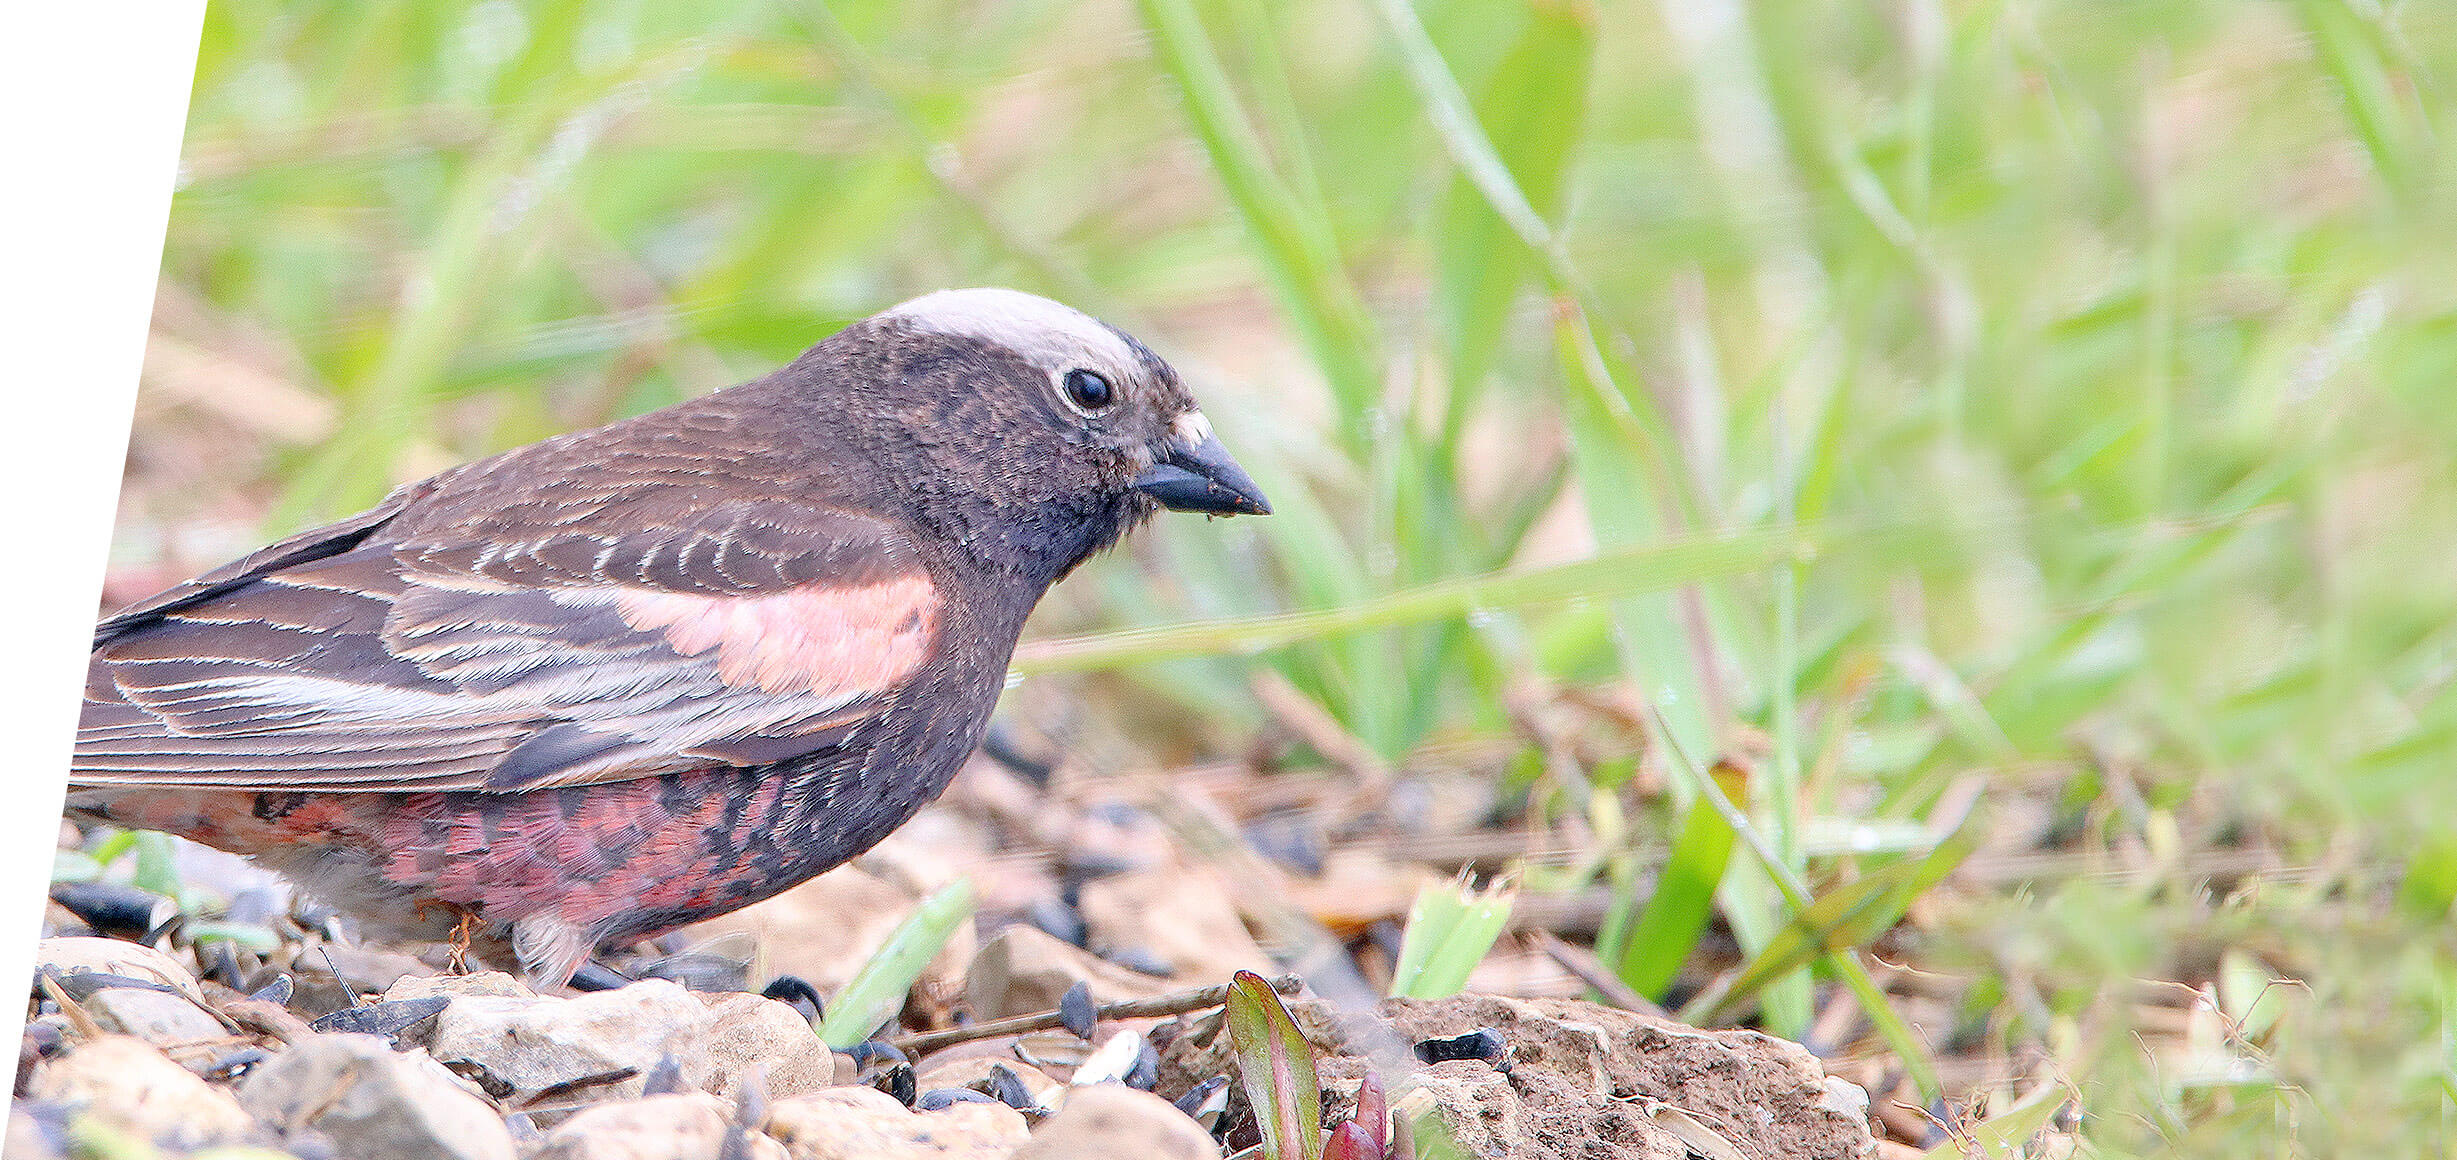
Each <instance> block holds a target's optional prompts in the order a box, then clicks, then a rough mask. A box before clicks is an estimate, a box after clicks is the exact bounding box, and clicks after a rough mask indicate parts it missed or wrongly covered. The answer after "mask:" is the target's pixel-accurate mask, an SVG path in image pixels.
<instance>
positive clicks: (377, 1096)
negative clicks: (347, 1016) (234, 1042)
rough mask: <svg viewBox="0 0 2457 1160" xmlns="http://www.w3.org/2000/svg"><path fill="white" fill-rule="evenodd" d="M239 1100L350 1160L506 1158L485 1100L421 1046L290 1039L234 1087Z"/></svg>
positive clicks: (507, 1144)
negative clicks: (315, 1136) (317, 1137)
mask: <svg viewBox="0 0 2457 1160" xmlns="http://www.w3.org/2000/svg"><path fill="white" fill-rule="evenodd" d="M239 1103H240V1104H241V1106H243V1107H245V1108H246V1109H247V1110H248V1111H249V1112H251V1113H253V1114H254V1115H255V1116H256V1118H257V1119H259V1120H262V1121H263V1122H264V1123H265V1124H267V1125H268V1126H271V1127H273V1128H276V1129H278V1130H280V1131H282V1132H284V1133H291V1132H296V1131H299V1130H301V1129H309V1130H313V1131H315V1132H318V1133H321V1134H323V1135H324V1136H325V1137H327V1138H329V1139H330V1140H331V1141H332V1142H333V1145H334V1147H335V1150H336V1151H337V1152H338V1153H339V1154H340V1155H344V1156H349V1157H351V1158H352V1160H513V1158H514V1149H513V1147H512V1134H511V1131H510V1130H509V1129H507V1128H505V1127H504V1124H503V1120H502V1118H501V1117H499V1116H498V1115H496V1113H495V1109H494V1108H493V1107H490V1106H489V1105H488V1104H487V1102H486V1101H485V1100H483V1099H481V1098H479V1097H478V1096H477V1095H476V1094H475V1093H473V1092H471V1091H470V1090H469V1089H468V1088H467V1087H466V1086H464V1085H463V1084H462V1083H461V1082H460V1081H459V1080H458V1079H456V1078H454V1077H453V1075H452V1073H451V1072H448V1071H445V1070H444V1069H443V1068H442V1067H441V1066H440V1065H438V1064H437V1063H436V1062H435V1061H434V1060H433V1059H430V1058H428V1057H427V1055H426V1054H425V1053H423V1052H419V1051H407V1052H396V1051H394V1050H393V1049H392V1045H391V1044H389V1043H388V1042H386V1041H385V1040H383V1039H381V1038H378V1037H376V1036H373V1035H317V1036H314V1037H312V1038H309V1039H303V1040H300V1041H299V1042H296V1043H293V1044H291V1045H289V1047H287V1048H286V1049H284V1050H283V1051H282V1052H281V1053H280V1054H278V1055H275V1056H274V1057H273V1058H272V1059H270V1060H268V1061H266V1062H265V1063H263V1064H261V1065H259V1066H257V1068H256V1069H255V1070H254V1071H252V1072H250V1073H248V1077H247V1079H246V1081H245V1082H243V1083H241V1084H240V1085H239Z"/></svg>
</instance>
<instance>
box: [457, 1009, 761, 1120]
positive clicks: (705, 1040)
mask: <svg viewBox="0 0 2457 1160" xmlns="http://www.w3.org/2000/svg"><path fill="white" fill-rule="evenodd" d="M796 1022H797V1023H798V1022H800V1020H799V1019H798V1018H797V1019H796ZM713 1023H714V1019H713V1017H712V1016H711V1014H710V1012H709V1008H708V1006H707V1005H706V1004H704V1003H701V1002H700V1001H699V1000H698V999H697V998H694V997H693V996H692V994H691V993H690V992H689V991H686V990H684V989H682V988H681V987H680V986H677V985H676V984H674V983H670V982H667V981H666V980H664V979H650V980H647V981H645V982H639V983H633V984H631V985H630V986H628V987H623V988H620V989H617V990H613V991H599V992H596V993H594V994H587V995H579V996H574V997H572V998H568V999H548V998H537V997H523V996H517V995H473V996H465V997H462V998H458V999H455V1000H453V1002H452V1005H451V1006H450V1007H447V1008H445V1009H444V1013H443V1014H442V1015H441V1016H439V1017H438V1018H437V1019H436V1022H435V1030H434V1032H433V1034H432V1035H431V1037H430V1038H429V1040H428V1042H429V1043H430V1044H432V1046H431V1047H430V1048H429V1049H428V1050H429V1051H431V1052H432V1053H433V1054H434V1056H435V1058H436V1059H439V1060H441V1061H443V1062H444V1063H446V1064H448V1065H450V1066H452V1067H453V1068H454V1069H455V1070H458V1071H461V1072H462V1073H463V1074H468V1075H472V1076H473V1077H474V1078H478V1080H479V1082H480V1083H481V1084H485V1085H487V1090H488V1094H490V1095H493V1096H495V1097H496V1099H498V1100H499V1101H501V1102H502V1103H503V1104H504V1106H506V1107H510V1108H518V1107H520V1106H521V1105H523V1104H525V1103H528V1102H530V1101H532V1100H535V1099H537V1098H538V1097H539V1096H540V1095H543V1094H545V1093H547V1092H548V1091H549V1090H552V1091H553V1092H554V1093H555V1102H557V1103H590V1102H596V1101H600V1100H615V1099H631V1098H634V1097H636V1096H639V1095H640V1094H641V1089H642V1087H643V1085H644V1083H645V1082H646V1080H647V1077H648V1073H649V1072H650V1071H651V1070H653V1069H654V1068H655V1067H656V1066H657V1063H658V1061H659V1060H661V1059H663V1058H665V1057H667V1056H669V1055H670V1056H672V1057H673V1058H674V1061H675V1063H676V1065H677V1066H678V1067H679V1069H680V1071H681V1077H682V1081H683V1083H684V1084H686V1085H688V1086H690V1087H692V1088H695V1089H698V1090H700V1091H708V1090H710V1089H711V1088H712V1087H713V1086H714V1084H713V1082H712V1080H713V1077H714V1074H715V1068H714V1066H713V1064H712V1062H711V1060H710V1057H709V1050H708V1047H709V1039H710V1030H711V1027H712V1025H713ZM625 1070H629V1071H630V1072H631V1073H632V1074H630V1075H629V1076H627V1077H625V1078H622V1079H604V1078H602V1077H606V1076H609V1075H613V1074H616V1073H619V1072H623V1071H625ZM498 1085H499V1086H498Z"/></svg>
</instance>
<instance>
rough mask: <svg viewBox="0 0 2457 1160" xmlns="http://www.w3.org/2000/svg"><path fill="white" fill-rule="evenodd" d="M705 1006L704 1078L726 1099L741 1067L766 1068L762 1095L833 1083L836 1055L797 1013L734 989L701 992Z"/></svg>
mask: <svg viewBox="0 0 2457 1160" xmlns="http://www.w3.org/2000/svg"><path fill="white" fill-rule="evenodd" d="M700 998H701V1000H702V1001H704V1002H705V1003H707V1005H708V1017H709V1020H710V1023H711V1026H710V1029H709V1033H708V1063H709V1069H710V1070H709V1075H708V1082H709V1084H710V1090H712V1091H714V1092H715V1093H716V1094H717V1095H720V1096H723V1097H725V1098H726V1099H729V1100H730V1099H732V1098H734V1088H735V1086H736V1084H737V1083H738V1082H739V1081H740V1077H741V1076H742V1073H743V1071H744V1070H745V1069H747V1068H749V1067H750V1066H751V1065H752V1064H760V1065H763V1066H765V1067H766V1068H767V1069H768V1079H767V1083H768V1094H769V1095H770V1096H771V1097H776V1098H783V1097H786V1096H798V1095H801V1094H802V1093H803V1092H810V1091H817V1090H819V1089H820V1088H823V1087H827V1086H829V1085H831V1084H834V1083H835V1082H836V1056H835V1054H834V1053H833V1052H830V1051H829V1050H828V1045H827V1044H825V1043H821V1042H820V1041H819V1035H818V1033H817V1032H814V1031H812V1030H811V1026H810V1024H809V1023H808V1022H806V1021H804V1020H803V1018H802V1013H801V1012H799V1011H796V1010H794V1009H793V1008H792V1007H790V1006H788V1005H786V1004H784V1003H779V1002H777V1001H776V1000H774V999H763V998H761V997H759V996H757V995H751V994H746V993H743V992H739V991H737V992H734V993H733V994H729V995H705V994H703V995H701V996H700Z"/></svg>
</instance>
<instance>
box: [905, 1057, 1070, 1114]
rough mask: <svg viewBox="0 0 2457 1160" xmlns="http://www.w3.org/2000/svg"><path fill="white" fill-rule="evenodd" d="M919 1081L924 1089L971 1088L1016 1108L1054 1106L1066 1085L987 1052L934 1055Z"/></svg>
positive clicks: (1023, 1065) (1025, 1065)
mask: <svg viewBox="0 0 2457 1160" xmlns="http://www.w3.org/2000/svg"><path fill="white" fill-rule="evenodd" d="M917 1082H919V1084H920V1085H921V1087H922V1088H923V1089H924V1090H928V1089H933V1088H970V1089H972V1090H973V1091H977V1092H980V1093H982V1094H983V1095H987V1096H992V1097H995V1098H996V1099H997V1100H998V1101H999V1102H1000V1103H1003V1104H1006V1105H1007V1106H1009V1107H1013V1108H1026V1107H1037V1108H1046V1107H1051V1106H1053V1105H1054V1104H1055V1103H1056V1101H1057V1099H1058V1093H1059V1092H1060V1091H1062V1090H1064V1086H1065V1085H1063V1084H1060V1083H1059V1082H1058V1081H1057V1080H1054V1079H1051V1078H1049V1076H1047V1075H1045V1074H1043V1073H1042V1071H1041V1069H1039V1068H1037V1067H1033V1066H1032V1065H1030V1064H1025V1063H1017V1062H1015V1061H1014V1060H1011V1059H998V1058H996V1057H993V1056H987V1055H967V1056H959V1057H957V1058H954V1059H947V1060H944V1061H943V1062H942V1061H941V1060H939V1059H937V1058H933V1059H932V1060H931V1061H930V1063H929V1066H927V1067H925V1068H923V1069H922V1070H921V1073H920V1075H919V1077H918V1079H917ZM1018 1100H1021V1101H1022V1102H1020V1103H1019V1102H1017V1101H1018Z"/></svg>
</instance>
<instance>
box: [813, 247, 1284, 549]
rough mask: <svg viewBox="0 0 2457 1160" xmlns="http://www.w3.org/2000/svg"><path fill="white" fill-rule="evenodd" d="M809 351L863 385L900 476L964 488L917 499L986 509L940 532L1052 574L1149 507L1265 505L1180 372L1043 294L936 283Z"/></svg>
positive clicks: (846, 382) (935, 505) (855, 385)
mask: <svg viewBox="0 0 2457 1160" xmlns="http://www.w3.org/2000/svg"><path fill="white" fill-rule="evenodd" d="M809 357H810V358H812V359H818V360H821V361H822V362H823V363H824V364H832V365H827V366H826V370H827V371H828V372H832V373H828V374H826V376H825V377H826V378H827V379H828V380H832V381H833V382H834V383H836V384H839V385H840V386H841V388H843V389H848V390H850V391H852V392H854V393H856V394H858V395H861V396H865V398H864V399H863V405H861V406H859V407H858V408H856V409H858V410H859V411H860V412H861V413H864V414H867V415H870V416H876V417H877V419H878V421H879V422H880V423H881V424H882V429H881V430H878V431H875V432H872V433H871V434H872V435H873V436H874V438H875V439H876V441H877V442H876V443H875V444H874V446H880V447H881V448H882V449H883V450H884V452H885V454H884V456H883V457H884V458H885V459H887V460H888V461H890V462H893V461H897V460H903V461H905V462H906V464H907V465H908V467H909V470H907V471H905V472H904V474H903V476H902V478H901V480H900V482H901V483H902V484H903V485H905V486H908V487H911V488H914V489H917V490H919V491H923V492H927V491H931V490H935V489H937V488H940V487H951V488H957V489H960V493H961V494H960V495H945V496H938V497H932V496H928V495H917V496H916V497H915V498H916V499H917V500H918V501H919V502H920V503H921V504H922V505H923V506H925V507H926V508H928V509H930V510H931V511H932V512H934V513H936V514H939V515H945V514H947V513H950V512H955V511H958V510H962V511H965V512H970V513H977V514H978V515H980V516H983V517H989V518H968V519H966V520H965V521H964V522H965V523H966V525H967V526H966V527H965V528H962V529H955V528H950V529H948V530H949V531H951V532H955V531H960V532H961V533H962V534H964V535H965V536H966V537H967V538H969V539H972V540H974V541H976V542H977V546H980V547H984V548H988V547H992V546H993V545H992V544H989V543H978V541H981V540H983V539H985V538H986V539H991V540H997V541H1008V542H1009V543H1008V544H1007V545H1006V546H1008V547H1012V548H1015V549H1019V550H1023V551H1025V552H1026V553H1027V554H1030V555H1034V556H1040V557H1046V558H1048V559H1052V560H1054V561H1056V563H1057V566H1058V572H1059V573H1060V574H1063V572H1064V571H1065V570H1066V569H1069V568H1072V567H1073V566H1074V564H1076V563H1078V562H1080V561H1081V560H1082V559H1083V558H1084V557H1086V556H1089V555H1090V554H1092V553H1093V552H1096V551H1099V550H1100V549H1101V548H1104V547H1107V546H1108V545H1109V544H1110V543H1113V542H1114V541H1115V540H1116V539H1117V537H1118V536H1120V535H1123V534H1124V533H1125V532H1126V531H1127V530H1128V529H1130V528H1132V527H1133V526H1134V525H1135V524H1137V523H1139V522H1141V520H1142V519H1143V518H1144V517H1146V516H1148V515H1150V514H1151V513H1152V512H1153V511H1154V510H1156V509H1159V508H1169V509H1173V510H1177V511H1193V512H1202V513H1205V514H1209V515H1238V514H1246V515H1264V514H1268V513H1269V512H1270V510H1271V507H1270V504H1269V503H1267V502H1266V501H1265V500H1264V499H1263V495H1262V491H1261V490H1260V489H1259V488H1257V487H1256V486H1255V484H1254V481H1253V480H1252V479H1251V478H1249V477H1248V476H1247V475H1246V473H1245V471H1244V470H1243V469H1242V468H1240V467H1239V466H1238V465H1237V462H1236V460H1234V459H1232V458H1230V457H1229V454H1228V450H1227V449H1226V448H1224V447H1222V446H1221V444H1220V441H1219V439H1218V438H1217V437H1215V436H1214V435H1213V434H1212V431H1211V423H1210V422H1209V420H1207V419H1205V418H1204V417H1203V412H1202V411H1201V410H1200V409H1199V408H1198V407H1197V406H1196V404H1195V401H1194V398H1193V396H1192V395H1189V394H1188V393H1187V391H1186V387H1185V384H1184V383H1182V382H1180V381H1179V379H1178V377H1177V372H1176V371H1174V370H1171V369H1170V367H1169V365H1168V364H1167V363H1165V362H1162V361H1161V360H1160V358H1159V357H1158V356H1156V355H1154V354H1153V353H1152V352H1151V351H1150V350H1148V349H1146V348H1145V347H1144V345H1143V344H1142V343H1140V342H1137V341H1135V340H1134V339H1133V338H1132V337H1129V336H1128V335H1127V334H1125V333H1124V332H1122V331H1120V330H1118V329H1117V328H1115V327H1112V326H1109V325H1107V324H1105V323H1102V322H1100V321H1099V320H1097V319H1094V318H1092V317H1090V316H1088V315H1085V314H1083V313H1081V312H1079V311H1077V310H1075V309H1073V308H1072V307H1068V306H1064V305H1061V304H1059V303H1057V302H1052V301H1050V300H1049V299H1046V298H1041V297H1037V296H1035V295H1031V294H1025V293H1022V292H1019V291H1015V290H1001V289H972V290H942V291H940V292H938V293H936V294H929V295H925V296H923V297H920V298H916V299H913V300H912V301H910V302H906V303H904V304H903V305H901V306H897V307H895V308H894V309H891V310H888V311H886V312H884V313H881V314H878V315H875V316H873V317H871V318H867V319H864V320H863V321H861V322H858V323H855V324H854V325H853V326H851V327H848V328H846V330H845V331H844V332H843V333H841V334H839V335H837V336H836V337H834V338H831V339H829V340H828V341H827V342H825V343H823V344H821V345H820V347H819V348H818V349H816V350H814V351H812V352H811V356H809ZM993 512H994V513H995V514H994V515H993V514H992V513H993ZM1050 578H1051V579H1054V578H1055V576H1054V575H1053V576H1052V577H1050Z"/></svg>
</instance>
